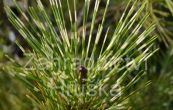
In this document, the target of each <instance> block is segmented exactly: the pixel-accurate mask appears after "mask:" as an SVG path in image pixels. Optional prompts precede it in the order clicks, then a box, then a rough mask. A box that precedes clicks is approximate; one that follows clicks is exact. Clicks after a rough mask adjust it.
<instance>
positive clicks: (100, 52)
mask: <svg viewBox="0 0 173 110" xmlns="http://www.w3.org/2000/svg"><path fill="white" fill-rule="evenodd" d="M49 1H50V9H51V12H52V15H50V14H49V13H48V12H47V10H46V8H45V7H44V5H43V4H42V3H41V1H40V0H38V1H37V6H34V7H30V8H29V10H28V15H29V17H27V15H26V13H23V12H22V10H21V9H20V7H19V6H18V10H19V11H20V12H21V13H22V15H23V17H24V18H25V20H24V21H22V20H20V19H19V18H18V17H17V16H16V15H15V14H14V13H13V11H12V10H11V9H10V8H9V7H6V11H7V13H8V15H9V20H10V21H11V23H12V24H13V25H14V27H15V28H16V29H17V30H18V31H19V33H20V34H21V35H22V36H23V38H24V39H25V40H26V41H27V43H28V44H29V46H30V47H31V50H30V51H25V50H24V49H23V47H22V46H20V45H19V44H18V45H19V47H20V48H21V50H22V51H23V52H24V53H25V57H26V59H28V62H27V63H26V64H25V63H21V62H17V61H14V60H13V59H11V61H12V62H13V63H14V64H13V65H12V66H8V67H7V70H8V72H9V73H13V74H14V75H15V78H18V79H19V80H20V81H21V82H22V83H23V84H24V85H25V86H26V87H27V89H28V94H27V97H28V98H29V99H30V100H31V101H32V102H33V104H34V105H36V107H38V108H39V109H41V110H74V109H75V110H78V109H79V110H96V109H97V110H104V109H109V110H115V109H127V108H129V107H128V105H127V103H128V97H129V96H131V95H132V94H134V92H135V90H136V89H135V87H137V86H135V85H136V83H137V81H138V80H140V78H141V77H142V76H143V75H144V73H145V71H144V68H145V67H144V63H145V61H147V60H148V59H149V57H150V56H152V55H153V54H154V53H155V51H156V50H154V51H152V49H151V48H152V47H153V42H154V40H155V39H156V36H152V32H153V31H154V29H155V25H154V24H152V23H151V24H150V26H148V28H147V29H146V30H142V28H143V25H144V24H145V22H146V20H147V18H148V17H149V13H145V14H143V18H142V19H139V18H140V16H141V14H142V13H143V11H144V9H145V7H146V3H147V2H146V1H144V2H142V3H141V4H140V6H139V4H138V3H139V2H138V1H135V2H131V1H130V2H129V3H128V6H127V7H126V9H125V11H124V12H123V13H122V17H121V18H120V20H119V22H118V23H117V25H116V28H115V29H113V30H114V32H113V34H111V33H110V31H109V30H110V28H107V29H106V33H104V32H103V30H104V29H105V28H104V27H105V17H106V13H107V9H108V6H109V0H107V5H106V7H105V10H104V12H103V17H102V20H101V22H100V23H99V25H95V22H96V19H97V14H98V11H99V4H100V2H101V1H100V0H96V1H95V5H94V9H93V14H92V18H91V24H90V25H89V28H90V29H89V30H88V29H87V28H86V27H87V19H88V16H89V10H90V6H91V4H90V3H91V1H90V0H86V1H85V3H84V6H83V7H84V9H83V20H82V25H83V26H82V32H81V33H79V32H78V29H79V27H78V17H77V8H76V0H74V1H73V7H71V5H70V4H69V1H68V0H67V1H66V3H67V4H65V5H66V7H67V9H68V14H69V18H68V20H66V19H64V10H63V7H64V4H63V5H62V4H61V2H63V1H61V0H59V1H57V0H49ZM63 3H64V2H63ZM16 5H17V4H16ZM50 16H51V17H52V18H54V19H53V20H52V18H50ZM26 24H27V25H29V26H26ZM68 24H70V28H67V25H68ZM33 25H34V26H33ZM94 30H97V32H96V35H94V34H93V33H94ZM141 30H142V31H141ZM101 38H103V39H101ZM126 57H128V58H130V61H124V58H126ZM83 66H84V67H83ZM137 67H138V68H137ZM81 68H82V70H80V69H81ZM85 68H86V69H87V70H85ZM83 69H84V70H83ZM144 85H147V84H144ZM138 89H139V88H138ZM100 92H102V94H100Z"/></svg>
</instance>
